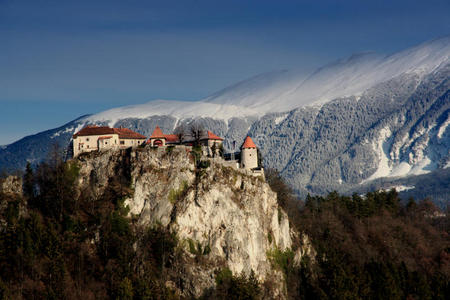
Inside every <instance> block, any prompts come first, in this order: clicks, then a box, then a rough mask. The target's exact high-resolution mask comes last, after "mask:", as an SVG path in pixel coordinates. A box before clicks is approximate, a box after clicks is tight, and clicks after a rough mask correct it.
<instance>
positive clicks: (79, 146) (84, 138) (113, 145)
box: [72, 125, 147, 157]
mask: <svg viewBox="0 0 450 300" xmlns="http://www.w3.org/2000/svg"><path fill="white" fill-rule="evenodd" d="M72 138H73V156H74V157H76V156H78V155H79V154H81V153H83V152H91V151H102V150H107V149H125V148H129V147H135V146H139V145H141V144H143V143H145V141H146V140H147V137H145V136H144V135H142V134H139V133H137V132H134V131H132V130H130V129H128V128H122V127H120V128H110V127H107V126H96V125H88V126H86V127H84V128H83V129H81V130H80V131H78V132H77V133H75V134H74V135H73V137H72Z"/></svg>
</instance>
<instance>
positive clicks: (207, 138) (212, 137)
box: [203, 130, 223, 141]
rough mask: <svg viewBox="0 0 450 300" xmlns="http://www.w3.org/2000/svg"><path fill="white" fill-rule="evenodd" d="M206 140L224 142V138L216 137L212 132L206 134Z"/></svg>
mask: <svg viewBox="0 0 450 300" xmlns="http://www.w3.org/2000/svg"><path fill="white" fill-rule="evenodd" d="M203 139H204V140H219V141H223V138H221V137H219V136H217V135H215V134H214V133H212V132H211V131H209V130H208V131H207V132H206V137H205V138H203Z"/></svg>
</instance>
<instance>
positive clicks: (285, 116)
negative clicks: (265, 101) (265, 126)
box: [274, 114, 289, 125]
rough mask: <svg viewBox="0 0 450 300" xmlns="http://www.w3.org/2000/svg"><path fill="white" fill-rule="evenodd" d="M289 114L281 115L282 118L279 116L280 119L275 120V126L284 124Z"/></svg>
mask: <svg viewBox="0 0 450 300" xmlns="http://www.w3.org/2000/svg"><path fill="white" fill-rule="evenodd" d="M288 115H289V114H284V115H281V116H279V117H276V118H275V120H274V121H275V124H276V125H278V124H280V123H281V122H283V121H284V120H285V119H286V118H287V116H288Z"/></svg>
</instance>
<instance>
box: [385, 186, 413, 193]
mask: <svg viewBox="0 0 450 300" xmlns="http://www.w3.org/2000/svg"><path fill="white" fill-rule="evenodd" d="M415 188H416V187H415V186H413V185H411V186H407V185H393V186H390V187H388V188H386V189H384V190H386V191H388V190H392V189H395V190H396V191H397V192H404V191H409V190H412V189H415Z"/></svg>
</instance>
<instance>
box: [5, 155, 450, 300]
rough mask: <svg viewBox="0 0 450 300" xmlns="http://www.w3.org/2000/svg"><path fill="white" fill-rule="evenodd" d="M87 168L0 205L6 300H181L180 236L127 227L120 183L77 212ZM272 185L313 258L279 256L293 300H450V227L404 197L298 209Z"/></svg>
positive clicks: (41, 168)
mask: <svg viewBox="0 0 450 300" xmlns="http://www.w3.org/2000/svg"><path fill="white" fill-rule="evenodd" d="M77 174H78V167H77V165H76V164H75V163H71V162H68V163H65V162H63V161H62V160H61V159H59V158H58V157H54V158H52V159H50V160H49V161H47V162H45V163H41V164H40V165H38V166H37V167H36V168H34V169H33V168H31V166H27V169H26V171H25V174H24V175H23V196H20V195H11V194H5V193H1V194H0V203H1V205H0V208H1V209H0V212H1V216H0V219H1V232H0V298H1V299H105V298H114V299H177V298H178V296H177V295H176V294H175V293H173V291H172V289H171V288H170V284H167V282H168V281H169V279H170V281H171V282H173V281H177V282H176V284H177V286H181V287H182V286H183V278H182V277H179V276H178V275H177V274H179V273H180V270H181V269H182V268H183V264H184V263H185V261H184V259H183V253H182V252H181V251H180V250H179V248H177V247H176V246H177V235H176V233H174V232H169V231H168V230H166V229H165V228H163V227H162V226H153V227H149V228H142V227H139V226H137V225H136V224H135V220H133V218H129V217H127V215H128V210H127V208H126V207H124V205H123V199H124V197H125V196H126V195H127V194H129V193H130V192H131V191H130V190H129V189H128V188H127V186H128V185H127V182H128V181H129V180H130V179H129V178H128V175H127V174H126V173H118V174H117V176H116V178H115V179H114V180H115V182H111V183H110V185H109V187H108V191H107V192H106V193H105V194H104V195H102V196H101V199H100V200H98V201H92V198H90V197H89V196H86V197H80V198H78V200H77V201H75V200H74V193H75V181H76V179H77ZM267 181H268V182H269V184H270V185H271V187H272V189H273V190H274V191H275V192H276V193H277V194H278V201H279V204H280V206H281V207H282V208H283V209H284V210H285V211H286V212H287V213H288V216H289V219H290V223H291V225H292V226H293V227H294V228H296V229H297V231H298V232H299V233H300V234H299V238H298V240H297V241H296V243H297V245H294V247H298V246H299V245H300V244H301V243H302V241H303V239H302V238H301V237H302V235H307V236H308V237H309V239H310V240H311V243H312V246H313V248H314V249H315V252H316V253H315V255H314V256H313V257H306V256H304V258H303V259H302V261H301V263H300V265H296V264H294V259H293V253H292V252H291V251H286V252H280V253H276V254H275V259H274V262H275V263H276V264H277V265H278V267H280V270H281V271H282V272H283V273H284V276H285V279H286V291H287V294H288V298H290V299H449V297H450V291H449V274H450V255H449V250H450V247H449V245H450V244H449V236H448V229H449V218H448V214H445V213H443V212H442V211H440V210H439V209H438V208H437V207H435V206H434V205H433V204H432V202H431V201H429V200H427V199H425V200H421V201H417V202H416V201H415V200H414V199H409V201H407V202H406V203H404V202H402V201H401V199H400V198H399V197H398V194H397V192H396V191H395V190H391V191H381V192H371V193H368V194H366V195H364V196H359V195H356V194H355V195H353V196H343V195H339V194H337V193H330V194H329V195H328V196H326V197H318V196H314V197H312V196H308V197H307V198H306V199H305V200H304V201H299V200H298V199H296V198H295V197H294V196H293V193H292V192H291V190H290V188H289V187H288V186H287V185H286V184H285V183H284V182H283V180H282V179H281V177H280V176H279V175H278V174H277V172H275V171H270V170H269V171H268V173H267ZM216 283H217V285H216V288H215V290H213V291H205V296H204V297H203V298H204V299H260V298H262V297H263V294H262V290H263V289H264V286H263V283H260V282H258V281H257V280H256V278H255V276H254V275H253V274H252V275H251V276H249V277H246V276H243V275H240V274H232V273H231V271H230V270H229V269H227V268H223V269H221V270H217V271H216Z"/></svg>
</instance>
